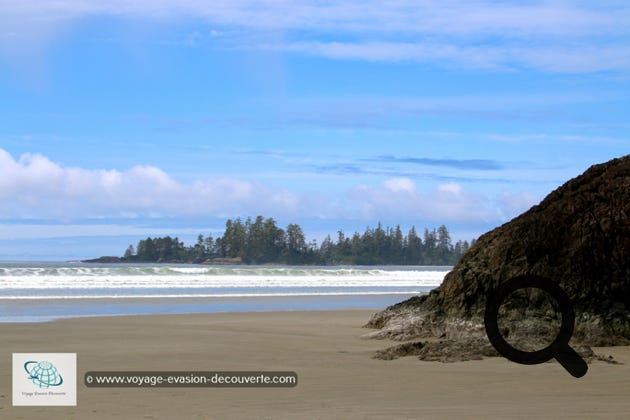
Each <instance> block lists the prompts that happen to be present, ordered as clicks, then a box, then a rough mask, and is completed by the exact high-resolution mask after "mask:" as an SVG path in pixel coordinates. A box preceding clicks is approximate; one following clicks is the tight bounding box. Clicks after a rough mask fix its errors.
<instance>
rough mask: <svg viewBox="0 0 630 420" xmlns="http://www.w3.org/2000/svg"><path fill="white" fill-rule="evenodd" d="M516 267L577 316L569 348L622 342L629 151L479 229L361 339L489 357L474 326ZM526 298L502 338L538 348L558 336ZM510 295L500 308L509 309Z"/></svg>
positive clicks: (629, 270) (422, 352) (586, 350)
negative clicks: (428, 288)
mask: <svg viewBox="0 0 630 420" xmlns="http://www.w3.org/2000/svg"><path fill="white" fill-rule="evenodd" d="M523 274H533V275H538V276H542V277H545V278H547V279H549V281H552V282H556V283H557V284H558V285H559V286H560V287H561V288H562V289H563V290H564V291H565V292H566V293H567V295H568V296H569V298H570V299H571V302H572V303H573V306H574V310H575V313H576V323H575V331H574V335H573V339H572V341H571V345H572V346H573V347H574V348H576V350H577V351H578V352H579V353H580V354H581V355H582V356H583V357H585V358H586V359H587V360H590V359H593V358H596V357H597V356H596V355H594V354H593V353H592V351H591V349H590V347H589V346H611V345H627V344H630V156H625V157H623V158H619V159H614V160H612V161H609V162H606V163H603V164H599V165H595V166H592V167H591V168H589V169H588V170H587V171H586V172H585V173H583V174H582V175H580V176H578V177H576V178H574V179H572V180H570V181H568V182H567V183H565V184H564V185H562V186H561V187H559V188H558V189H556V190H555V191H553V192H552V193H551V194H549V195H548V196H547V197H546V198H545V199H544V200H543V201H542V202H541V203H540V204H539V205H536V206H534V207H532V208H531V209H530V210H528V211H527V212H525V213H523V214H522V215H520V216H518V217H516V218H515V219H513V220H512V221H510V222H508V223H506V224H504V225H502V226H500V227H498V228H496V229H494V230H492V231H490V232H488V233H486V234H484V235H483V236H481V237H480V238H479V239H478V241H477V242H476V244H475V245H474V246H473V247H472V248H471V249H470V250H469V251H468V252H467V253H466V254H464V256H463V257H462V259H461V260H460V262H459V263H458V264H457V265H456V266H455V267H454V268H453V270H452V271H451V272H449V274H448V275H447V276H446V278H445V279H444V282H443V283H442V285H441V286H440V287H439V288H437V289H436V290H433V291H432V292H431V293H430V294H429V295H426V296H418V297H413V298H411V299H409V300H406V301H404V302H401V303H399V304H396V305H393V306H391V307H389V308H387V309H385V310H384V311H382V312H379V313H376V314H375V315H374V316H372V318H371V319H370V320H369V322H368V323H367V324H366V327H367V328H373V329H376V331H373V332H371V333H369V334H367V335H366V336H367V337H369V338H375V339H383V338H389V339H394V340H398V341H401V342H405V343H404V344H401V345H399V346H394V347H391V348H389V349H385V350H383V351H380V352H377V354H376V355H375V357H378V358H383V359H391V358H396V357H400V356H405V355H415V356H418V357H419V358H420V359H422V360H441V361H455V360H470V359H476V358H480V357H484V356H493V355H496V352H495V350H494V348H492V346H491V345H490V343H489V342H488V340H487V338H486V335H485V329H484V324H483V316H484V311H485V306H486V298H487V296H489V295H491V294H492V293H493V292H494V291H496V290H497V288H498V287H499V285H501V284H503V283H504V282H505V281H507V280H509V279H510V278H512V277H514V276H518V275H523ZM534 290H535V289H534ZM528 298H529V302H530V303H531V302H534V303H533V305H530V310H529V312H528V313H527V314H525V315H526V316H516V315H515V312H513V313H512V314H511V315H509V314H508V315H506V317H505V319H504V320H503V324H502V325H503V327H502V328H503V335H504V337H507V336H509V340H510V343H511V344H512V345H513V346H515V347H517V348H519V349H521V350H524V351H531V350H535V349H540V348H543V347H545V343H550V342H551V341H552V340H553V338H554V337H555V335H556V333H557V329H556V328H555V327H554V325H556V324H557V322H556V323H555V324H554V322H555V321H557V320H555V321H554V319H552V318H553V317H554V315H557V314H554V311H552V310H549V308H548V307H545V304H544V302H543V300H544V299H541V297H540V296H536V295H535V292H533V294H532V292H531V290H530V293H529V296H528ZM515 299H516V298H510V299H508V300H506V307H507V308H510V307H513V308H516V307H517V306H518V305H516V302H515V301H514V300H515ZM521 315H523V314H521ZM550 326H551V327H550ZM506 340H507V338H506ZM600 358H601V357H600ZM604 359H607V358H606V357H604Z"/></svg>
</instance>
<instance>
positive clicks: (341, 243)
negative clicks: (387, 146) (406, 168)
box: [121, 216, 474, 265]
mask: <svg viewBox="0 0 630 420" xmlns="http://www.w3.org/2000/svg"><path fill="white" fill-rule="evenodd" d="M473 243H474V240H473V241H472V242H471V243H469V242H468V241H461V240H460V241H457V242H456V243H455V244H453V243H452V240H451V236H450V233H449V231H448V229H447V228H446V226H444V225H442V226H440V227H438V228H435V229H432V230H429V229H426V228H425V229H424V231H423V233H422V234H419V233H418V232H417V231H416V228H415V227H412V228H411V229H410V230H409V231H408V232H407V234H406V235H405V234H403V232H402V230H401V228H400V226H396V227H395V228H390V227H385V228H384V227H383V226H382V225H381V223H379V224H378V225H377V226H376V227H375V228H370V227H367V228H366V230H365V232H363V233H362V234H360V233H358V232H355V233H354V234H352V235H350V236H347V235H346V234H345V233H344V232H343V231H341V230H340V231H338V232H337V235H336V238H335V239H333V238H331V236H330V235H328V236H326V238H325V239H324V240H323V241H322V243H321V244H318V243H317V241H316V240H311V241H310V242H307V241H306V237H305V236H304V232H303V231H302V228H301V227H300V226H299V225H297V224H294V223H292V224H289V225H288V226H287V227H286V228H285V229H282V228H280V227H278V225H277V223H276V221H275V220H274V219H273V218H267V219H266V218H264V217H263V216H258V217H256V218H255V219H254V220H252V219H251V218H247V219H246V220H245V221H243V220H242V219H240V218H237V219H235V220H231V219H229V220H227V222H226V223H225V231H224V232H223V235H222V236H219V237H217V238H216V239H215V238H213V237H212V236H211V235H209V236H205V237H204V236H203V235H199V236H198V238H197V243H195V244H194V245H192V246H185V245H184V243H183V242H181V241H180V240H179V239H178V238H177V237H175V238H172V237H170V236H166V237H160V238H151V237H149V238H146V239H143V240H140V241H139V242H138V244H137V246H136V247H135V248H134V246H133V245H129V247H128V248H127V251H126V252H125V254H124V256H123V257H122V258H121V260H122V261H128V262H134V261H136V262H177V263H213V262H214V263H244V264H292V265H301V264H320V265H389V264H393V265H454V264H455V263H456V262H457V261H458V260H459V258H460V257H461V256H462V254H463V253H464V252H466V251H467V250H468V249H469V248H470V246H471V245H472V244H473Z"/></svg>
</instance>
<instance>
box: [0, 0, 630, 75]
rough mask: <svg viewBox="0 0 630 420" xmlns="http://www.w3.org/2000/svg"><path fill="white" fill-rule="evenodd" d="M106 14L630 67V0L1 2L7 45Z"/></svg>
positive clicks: (520, 61)
mask: <svg viewBox="0 0 630 420" xmlns="http://www.w3.org/2000/svg"><path fill="white" fill-rule="evenodd" d="M100 16H105V17H110V18H126V19H141V20H144V21H153V22H157V23H158V24H159V23H161V22H171V21H178V20H185V19H195V20H201V21H202V22H204V26H205V27H206V28H205V29H206V30H202V31H201V32H199V30H195V31H193V34H192V35H191V34H188V35H187V36H186V37H185V40H184V41H182V43H186V44H187V45H195V44H198V43H200V42H201V43H203V41H204V38H205V39H207V40H209V39H212V43H213V44H214V43H217V42H223V44H222V47H223V48H226V47H227V48H236V49H255V50H272V51H281V52H292V53H300V54H306V55H315V56H320V57H328V58H332V59H351V60H367V61H414V62H432V63H441V64H444V65H447V66H465V67H467V68H481V69H506V68H507V69H512V68H520V67H525V68H528V69H536V70H538V71H543V72H552V73H588V72H599V71H623V70H628V69H630V29H629V28H630V7H629V6H628V5H627V3H624V2H620V1H610V0H609V1H606V0H604V1H598V2H587V1H574V2H565V1H555V0H543V1H535V2H513V1H488V0H486V1H482V0H477V1H462V0H459V1H458V0H444V1H439V2H436V1H429V0H425V1H422V0H401V1H396V2H386V3H383V2H381V1H377V0H363V1H357V0H355V1H344V2H321V1H315V0H298V1H289V0H262V1H251V0H212V1H200V0H178V1H171V0H151V1H147V0H138V1H131V0H110V1H106V2H99V1H90V0H64V1H52V0H21V1H18V2H16V1H10V0H8V1H3V0H0V27H1V28H3V29H0V45H5V46H6V45H7V44H14V43H20V42H22V43H23V42H26V41H29V42H31V43H34V44H41V43H42V42H41V38H51V37H54V34H55V33H56V32H61V31H63V30H64V29H66V28H67V27H68V26H70V25H72V24H73V23H74V22H78V21H80V20H81V19H84V18H91V17H100ZM260 32H274V33H279V34H281V35H282V36H280V37H276V38H277V39H281V41H278V42H275V43H268V42H263V41H262V40H261V37H259V36H258V35H257V34H259V33H260ZM204 34H205V35H204ZM226 34H231V35H226ZM38 38H40V41H39V42H35V41H34V40H37V39H38ZM193 38H194V40H195V41H194V42H191V41H190V40H191V39H193ZM264 38H265V37H262V39H264Z"/></svg>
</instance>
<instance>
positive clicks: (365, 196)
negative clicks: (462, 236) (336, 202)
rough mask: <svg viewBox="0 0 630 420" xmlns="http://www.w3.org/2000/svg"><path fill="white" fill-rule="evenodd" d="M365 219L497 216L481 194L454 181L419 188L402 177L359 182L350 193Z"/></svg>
mask: <svg viewBox="0 0 630 420" xmlns="http://www.w3.org/2000/svg"><path fill="white" fill-rule="evenodd" d="M349 198H350V201H351V202H354V203H356V204H357V205H359V206H360V211H361V213H362V216H363V217H365V218H366V219H372V220H374V219H385V220H386V219H396V218H398V219H402V220H414V219H415V220H428V221H436V222H440V223H442V222H443V223H447V222H452V221H458V222H471V221H484V222H485V221H494V220H498V219H499V215H498V213H497V211H496V209H493V207H492V203H491V202H490V200H488V199H487V197H485V196H484V195H482V194H478V193H474V192H470V191H465V190H464V189H463V187H461V186H460V185H459V184H456V183H445V184H440V185H438V186H437V187H436V188H435V189H434V190H433V191H431V192H428V193H422V192H420V191H419V190H418V189H417V188H416V186H415V185H414V184H413V182H412V181H411V180H409V179H405V178H396V179H391V180H388V181H385V182H384V183H383V185H382V186H368V185H361V186H359V187H357V188H355V189H354V190H353V191H351V192H350V193H349Z"/></svg>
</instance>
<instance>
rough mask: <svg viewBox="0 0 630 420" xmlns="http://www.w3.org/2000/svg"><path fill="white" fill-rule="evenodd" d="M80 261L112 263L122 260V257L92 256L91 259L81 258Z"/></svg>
mask: <svg viewBox="0 0 630 420" xmlns="http://www.w3.org/2000/svg"><path fill="white" fill-rule="evenodd" d="M81 262H83V263H103V264H113V263H120V262H124V260H123V259H122V258H119V257H111V256H104V257H99V258H94V259H92V260H82V261H81Z"/></svg>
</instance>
